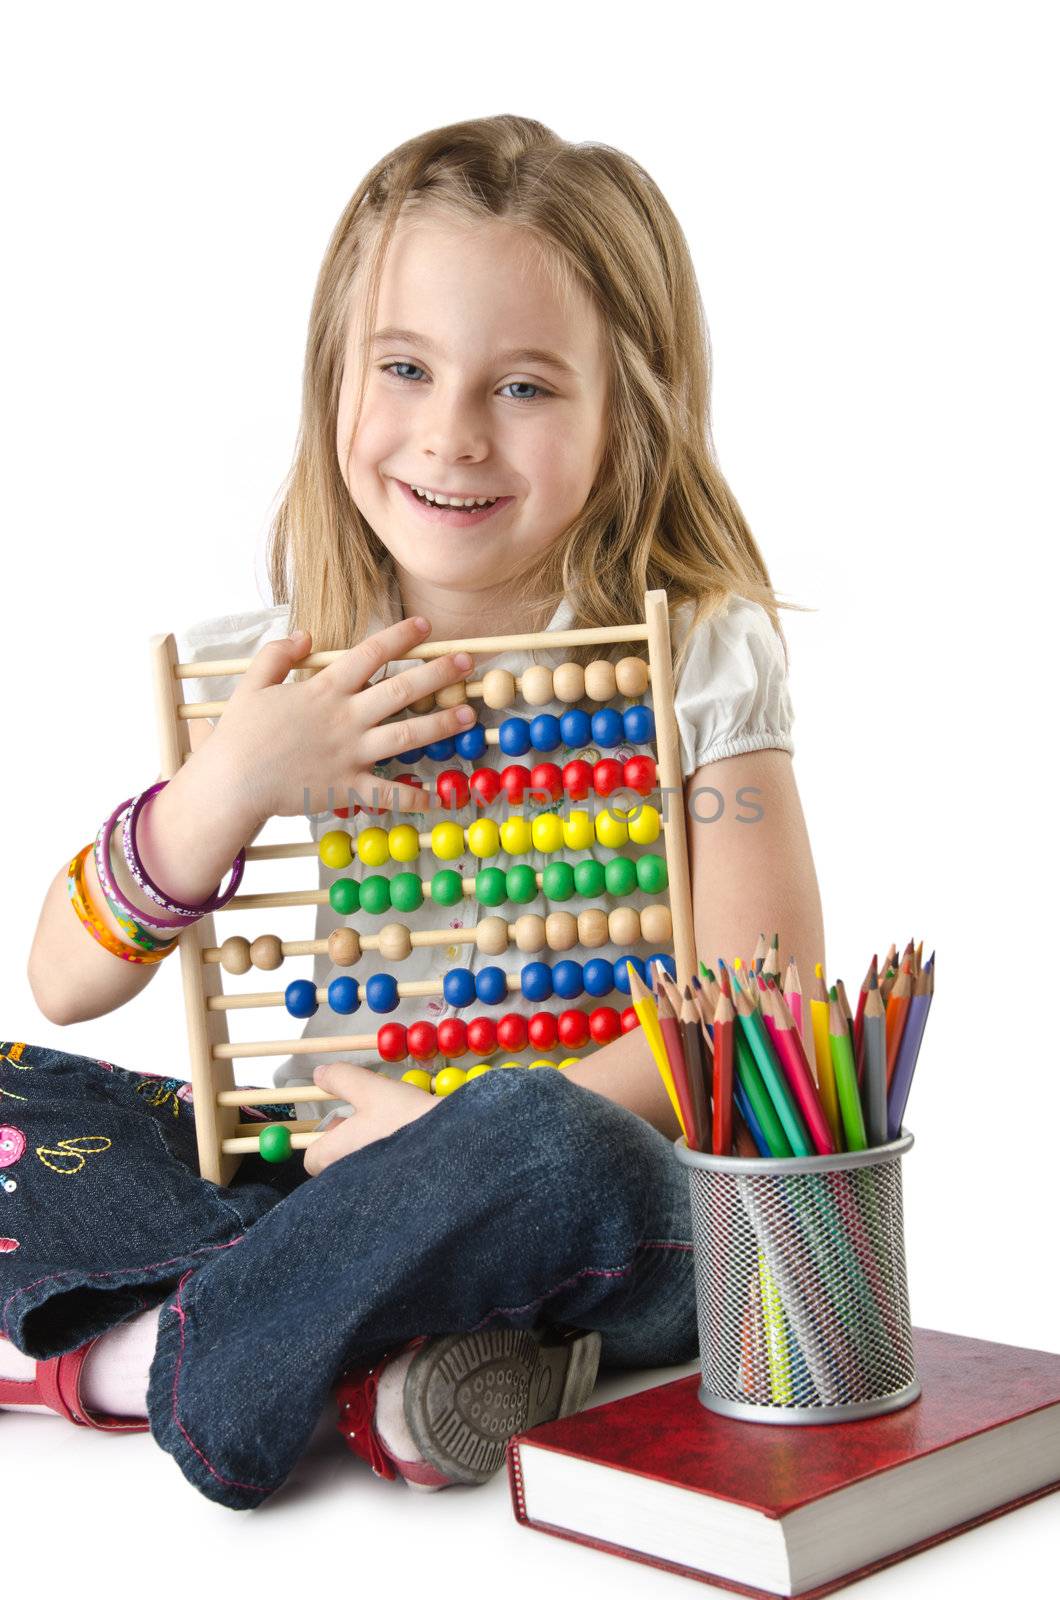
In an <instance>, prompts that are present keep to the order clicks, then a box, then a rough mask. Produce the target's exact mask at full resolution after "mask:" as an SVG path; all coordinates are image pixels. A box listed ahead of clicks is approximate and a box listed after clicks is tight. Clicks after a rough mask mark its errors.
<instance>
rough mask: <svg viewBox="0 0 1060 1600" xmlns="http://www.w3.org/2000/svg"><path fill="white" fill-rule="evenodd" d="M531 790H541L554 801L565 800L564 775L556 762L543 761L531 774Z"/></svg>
mask: <svg viewBox="0 0 1060 1600" xmlns="http://www.w3.org/2000/svg"><path fill="white" fill-rule="evenodd" d="M530 787H531V789H541V790H543V791H544V792H545V793H546V794H547V795H549V796H550V798H551V799H553V800H562V798H563V774H562V772H561V771H560V770H559V768H558V767H557V766H556V763H555V762H554V761H542V762H541V764H540V766H537V767H535V768H534V769H533V771H532V772H531V774H530Z"/></svg>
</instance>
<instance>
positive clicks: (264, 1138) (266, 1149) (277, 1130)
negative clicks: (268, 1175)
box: [258, 1122, 291, 1161]
mask: <svg viewBox="0 0 1060 1600" xmlns="http://www.w3.org/2000/svg"><path fill="white" fill-rule="evenodd" d="M290 1153H291V1130H290V1128H285V1127H284V1125H283V1123H282V1122H273V1123H270V1124H269V1126H268V1127H267V1128H262V1130H261V1132H260V1133H259V1134H258V1154H259V1155H260V1156H261V1158H262V1160H263V1161H286V1160H287V1157H288V1156H289V1155H290Z"/></svg>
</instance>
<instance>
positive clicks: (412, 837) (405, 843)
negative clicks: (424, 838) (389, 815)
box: [387, 822, 420, 861]
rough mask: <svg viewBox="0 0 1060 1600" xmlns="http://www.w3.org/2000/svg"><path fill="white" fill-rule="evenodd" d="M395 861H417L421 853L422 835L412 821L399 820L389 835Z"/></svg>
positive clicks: (388, 838)
mask: <svg viewBox="0 0 1060 1600" xmlns="http://www.w3.org/2000/svg"><path fill="white" fill-rule="evenodd" d="M387 840H388V843H389V845H390V854H391V857H392V858H393V860H394V861H415V859H416V857H417V856H418V855H419V853H420V836H419V834H418V833H417V832H416V829H415V828H414V827H413V826H412V824H411V822H399V823H398V825H397V827H396V828H391V830H390V832H389V834H388V835H387Z"/></svg>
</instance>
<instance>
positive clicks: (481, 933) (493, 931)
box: [475, 917, 508, 956]
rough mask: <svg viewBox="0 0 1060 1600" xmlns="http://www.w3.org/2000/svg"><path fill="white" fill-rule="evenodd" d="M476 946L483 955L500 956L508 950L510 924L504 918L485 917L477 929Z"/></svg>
mask: <svg viewBox="0 0 1060 1600" xmlns="http://www.w3.org/2000/svg"><path fill="white" fill-rule="evenodd" d="M475 945H476V947H477V949H478V950H479V952H480V954H481V955H484V956H499V955H501V954H502V952H503V951H505V950H507V948H508V924H507V923H506V922H505V920H504V918H503V917H483V918H482V921H481V922H480V923H479V924H478V926H477V927H476V929H475Z"/></svg>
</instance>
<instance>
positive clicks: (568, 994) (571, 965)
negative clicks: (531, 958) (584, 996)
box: [552, 961, 584, 1000]
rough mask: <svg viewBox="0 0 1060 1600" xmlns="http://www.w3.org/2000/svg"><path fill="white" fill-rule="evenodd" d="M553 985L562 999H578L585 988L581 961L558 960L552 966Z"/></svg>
mask: <svg viewBox="0 0 1060 1600" xmlns="http://www.w3.org/2000/svg"><path fill="white" fill-rule="evenodd" d="M552 987H553V988H554V989H555V991H556V994H557V995H558V996H559V998H560V999H561V1000H577V998H578V996H579V995H580V994H581V993H582V991H583V988H584V984H583V982H582V964H581V962H580V961H557V962H556V965H555V966H554V967H553V968H552Z"/></svg>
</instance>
